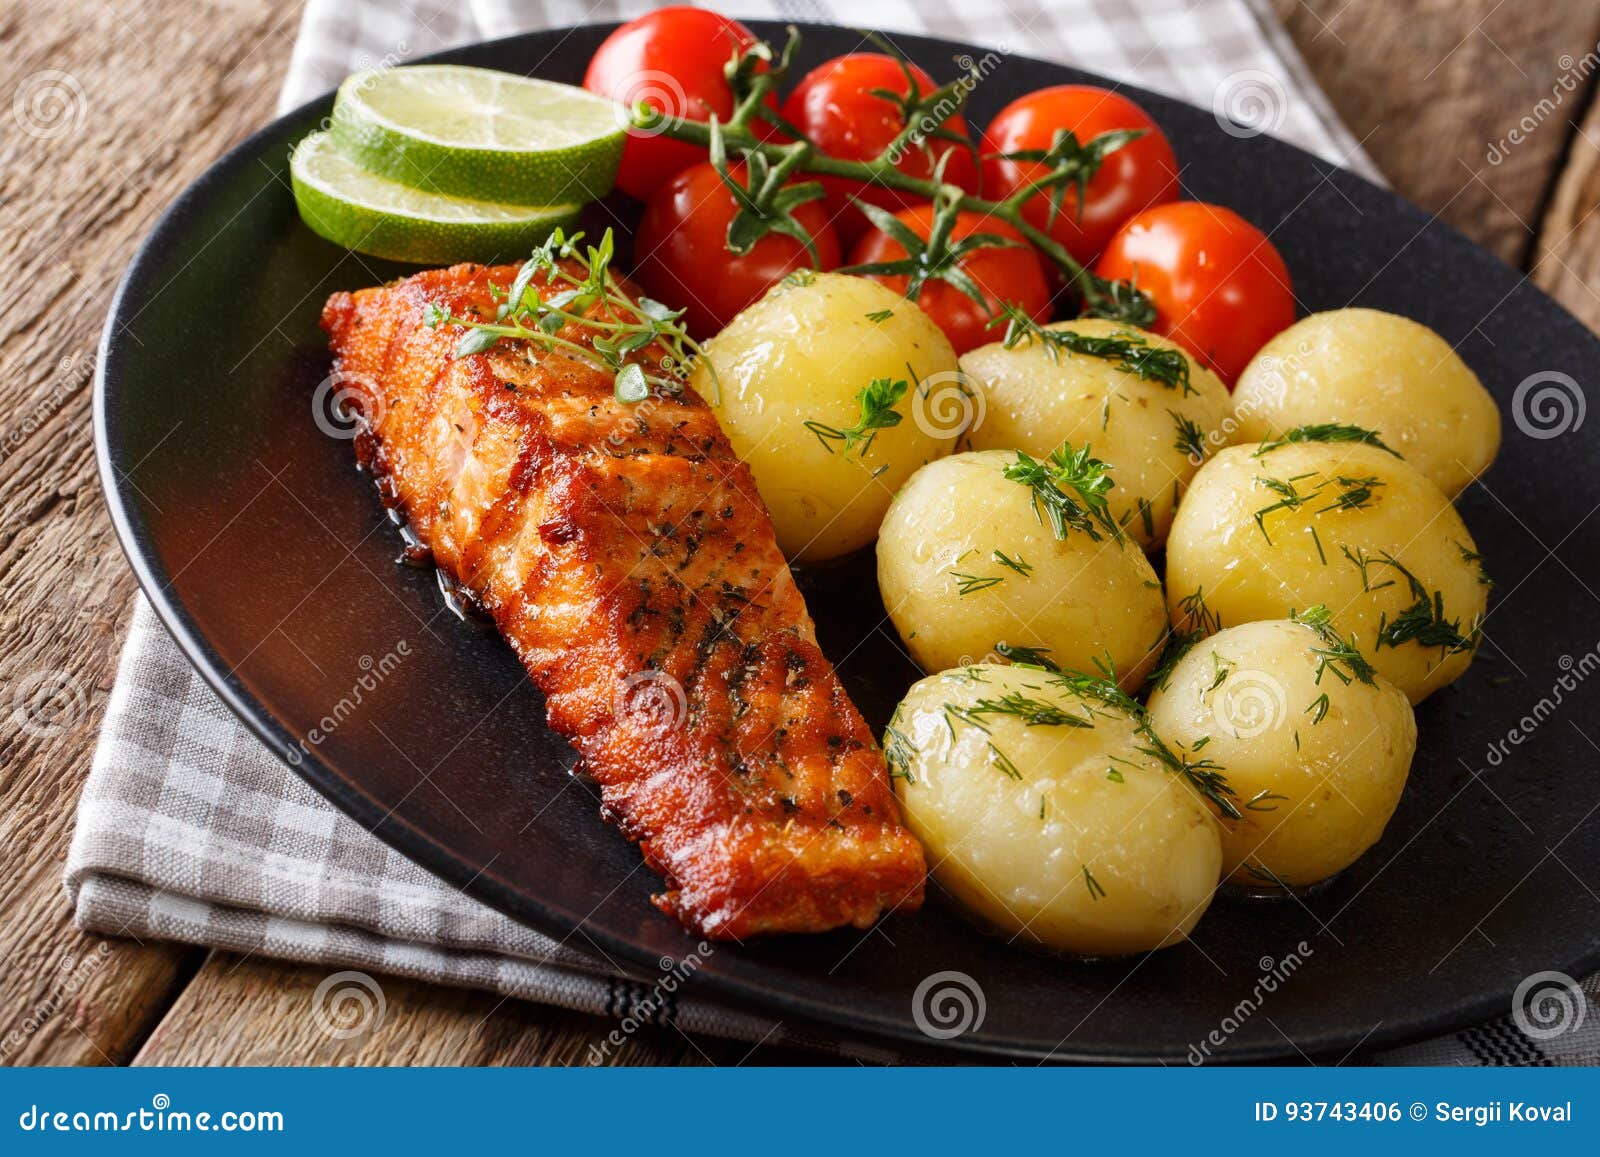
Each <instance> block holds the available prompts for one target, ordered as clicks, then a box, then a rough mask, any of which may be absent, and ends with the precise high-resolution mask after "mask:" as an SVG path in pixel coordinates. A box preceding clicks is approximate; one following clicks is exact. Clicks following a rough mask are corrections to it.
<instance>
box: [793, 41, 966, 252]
mask: <svg viewBox="0 0 1600 1157" xmlns="http://www.w3.org/2000/svg"><path fill="white" fill-rule="evenodd" d="M937 89H938V85H936V84H935V83H934V82H933V78H932V77H930V76H929V75H928V74H927V73H926V72H924V71H922V69H920V68H918V67H917V66H916V65H914V64H902V62H901V61H899V60H897V59H895V58H894V57H892V56H887V55H884V54H882V53H877V52H856V53H851V54H850V55H848V56H840V57H836V58H835V59H833V60H830V61H828V62H827V63H826V64H822V65H819V66H818V67H816V68H814V69H812V70H811V71H810V72H808V73H807V74H806V75H805V77H804V78H803V79H802V80H801V81H800V83H799V84H798V85H797V86H796V87H795V90H794V91H793V92H792V93H790V94H789V99H788V100H786V101H785V102H784V104H783V110H782V116H783V119H784V120H785V121H787V122H788V123H789V124H791V125H793V126H794V127H795V128H797V129H799V130H800V131H801V132H802V133H804V134H805V135H806V137H807V138H808V139H809V140H810V141H811V142H812V143H813V144H815V145H816V146H817V148H818V149H820V150H821V151H822V152H824V153H826V154H828V155H829V156H831V157H839V158H842V159H844V160H851V161H871V160H876V159H877V158H878V157H879V156H880V155H882V154H883V152H884V150H885V149H887V148H889V147H890V146H891V145H892V144H894V142H895V139H896V138H897V137H899V135H900V134H901V132H902V131H903V130H904V129H905V127H906V123H907V117H908V116H910V117H911V118H912V119H913V120H917V121H920V119H921V118H922V116H923V115H924V111H925V110H919V109H918V108H917V107H916V105H917V104H918V102H919V101H921V100H923V98H927V97H929V96H931V95H932V94H934V93H935V92H936V90H937ZM966 133H967V125H966V121H965V120H963V119H962V117H961V115H960V114H959V113H956V114H954V115H951V116H950V117H949V118H948V119H946V120H945V121H943V123H942V124H940V125H938V126H937V127H936V128H934V129H933V130H932V131H931V132H929V133H927V134H925V135H924V136H923V137H921V138H920V143H917V142H913V143H908V144H906V145H905V146H904V147H903V148H902V149H901V150H900V155H899V156H898V157H895V158H892V160H893V162H894V166H895V168H897V169H899V170H900V171H901V172H902V173H905V174H907V175H908V176H912V177H918V178H924V179H926V178H930V177H932V176H933V174H934V172H935V171H936V169H937V168H938V166H939V164H940V162H941V161H942V162H943V165H944V170H943V174H944V179H945V181H947V182H949V183H950V184H953V185H959V186H960V187H961V188H963V189H965V190H966V191H967V192H969V193H972V192H976V191H977V188H978V165H977V162H976V160H975V156H974V150H973V147H972V144H971V142H970V141H969V140H968V139H967V136H966ZM952 138H953V139H952ZM822 183H823V186H824V187H825V188H826V189H827V190H828V208H829V210H830V211H831V212H832V213H833V214H834V215H835V220H834V224H835V227H836V228H837V229H838V231H839V235H840V236H841V237H842V238H843V239H844V240H845V242H846V243H847V244H848V243H850V242H853V241H855V240H856V239H857V238H858V237H860V236H861V235H862V234H863V233H865V232H866V230H867V220H866V218H865V217H863V216H862V215H861V212H860V210H858V209H856V208H855V207H854V206H853V205H852V204H851V203H850V198H851V196H856V197H859V198H861V199H862V200H863V201H866V202H868V203H870V204H873V205H877V206H880V207H882V208H885V209H888V210H889V211H890V212H891V213H892V212H896V211H897V210H900V209H906V208H909V207H911V206H912V205H915V204H917V203H918V202H919V201H922V200H923V198H920V197H917V196H916V195H915V194H913V193H908V192H903V191H901V190H898V189H886V188H884V187H883V186H881V185H873V184H868V183H864V182H861V181H853V180H847V179H845V178H842V177H824V178H823V180H822Z"/></svg>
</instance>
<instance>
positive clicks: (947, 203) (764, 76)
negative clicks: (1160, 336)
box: [630, 26, 1156, 326]
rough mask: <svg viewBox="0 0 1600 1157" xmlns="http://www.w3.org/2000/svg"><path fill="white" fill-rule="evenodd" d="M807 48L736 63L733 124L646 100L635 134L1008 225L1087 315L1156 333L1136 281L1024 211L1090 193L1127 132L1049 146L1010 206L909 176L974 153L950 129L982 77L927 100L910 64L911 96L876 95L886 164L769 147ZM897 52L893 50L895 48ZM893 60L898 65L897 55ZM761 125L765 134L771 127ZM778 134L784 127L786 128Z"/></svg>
mask: <svg viewBox="0 0 1600 1157" xmlns="http://www.w3.org/2000/svg"><path fill="white" fill-rule="evenodd" d="M799 43H800V33H799V31H798V30H797V29H795V28H794V27H793V26H791V27H790V28H789V30H788V36H787V39H786V41H785V43H784V47H783V49H782V51H774V50H773V48H772V46H771V45H770V44H767V43H764V42H762V43H758V44H757V45H753V46H752V47H751V48H749V49H747V50H745V51H744V52H743V53H740V54H737V55H735V56H734V57H733V58H732V59H731V60H730V61H729V63H728V65H727V67H726V68H725V70H724V72H725V75H727V76H728V78H729V81H730V83H731V84H732V86H733V88H734V93H735V105H734V110H733V113H732V115H731V116H730V117H728V119H727V120H726V121H723V122H721V123H720V124H717V125H716V127H715V128H714V127H713V125H712V123H709V122H704V121H697V120H691V119H689V118H686V117H679V116H675V115H673V114H671V113H669V112H666V111H663V110H661V109H657V108H654V107H652V106H651V105H650V104H648V103H647V102H645V101H643V100H640V101H639V102H638V103H637V104H636V105H635V106H634V108H633V109H631V110H630V112H631V114H632V126H633V127H634V128H636V129H639V130H641V131H644V132H648V133H651V134H654V135H660V136H664V137H667V138H670V139H672V140H678V141H685V142H688V143H689V144H693V145H698V146H699V147H701V148H705V149H709V148H710V146H711V140H712V135H713V133H716V134H717V135H718V137H719V138H720V140H721V142H722V145H721V147H722V149H723V151H724V154H725V156H727V157H737V158H738V159H741V160H743V161H744V162H745V163H746V164H749V162H750V161H751V159H752V158H753V157H755V156H756V155H761V156H763V157H765V158H766V160H767V161H768V162H769V166H770V167H769V169H768V172H769V173H771V172H775V171H777V170H778V169H779V168H782V170H783V173H784V175H785V176H786V177H787V176H790V175H793V176H800V175H805V176H810V177H824V178H826V177H842V178H845V179H847V180H852V181H859V182H862V183H863V184H867V185H877V186H881V187H884V188H889V189H895V190H898V191H900V192H905V193H911V194H913V195H914V196H916V197H919V198H922V199H924V200H927V201H933V202H936V203H939V205H940V210H939V211H940V212H941V213H944V214H947V215H950V216H953V215H954V214H956V213H961V212H967V213H978V214H980V215H982V216H984V217H989V218H991V219H993V220H996V221H1003V222H1005V223H1006V224H1008V225H1010V226H1012V227H1013V228H1014V229H1016V230H1017V231H1018V232H1019V233H1021V234H1022V236H1023V237H1024V238H1025V239H1026V240H1027V241H1028V242H1030V243H1031V244H1032V245H1033V246H1034V247H1035V248H1036V249H1038V250H1039V251H1040V252H1041V253H1042V254H1043V255H1044V256H1045V257H1046V258H1047V259H1049V260H1050V261H1051V262H1052V263H1053V264H1055V265H1056V267H1057V268H1059V269H1060V270H1061V273H1062V276H1063V279H1064V280H1065V281H1066V283H1067V284H1068V285H1069V286H1070V287H1071V288H1072V290H1073V291H1074V292H1075V293H1076V294H1077V296H1078V298H1079V301H1080V303H1081V305H1082V308H1083V311H1084V312H1085V313H1088V314H1091V315H1093V316H1095V317H1106V318H1111V319H1113V320H1115V321H1120V322H1123V323H1124V324H1127V325H1136V326H1149V325H1150V324H1151V323H1152V322H1153V321H1154V320H1155V316H1156V312H1155V306H1154V304H1153V303H1152V302H1151V300H1150V298H1149V297H1148V296H1147V295H1146V294H1144V293H1143V292H1141V291H1140V290H1139V289H1138V287H1137V286H1135V285H1133V284H1132V283H1131V282H1127V281H1116V280H1109V279H1107V278H1103V277H1100V276H1098V275H1097V274H1096V273H1094V272H1093V270H1091V269H1089V268H1087V267H1086V266H1084V265H1083V264H1082V263H1081V262H1079V261H1078V260H1077V259H1076V258H1074V257H1073V256H1072V254H1071V253H1069V252H1068V251H1067V249H1066V247H1065V246H1063V245H1062V244H1061V243H1060V242H1059V241H1057V240H1056V239H1055V238H1054V237H1052V236H1051V235H1050V233H1049V230H1048V228H1047V227H1046V228H1040V227H1039V226H1038V225H1036V224H1034V223H1033V222H1031V221H1029V220H1028V219H1027V217H1026V216H1024V214H1023V211H1022V210H1023V206H1024V205H1025V204H1026V203H1027V201H1028V200H1030V199H1031V198H1032V197H1033V196H1034V195H1035V194H1037V193H1040V192H1053V191H1054V190H1055V189H1057V188H1065V187H1082V186H1086V185H1087V183H1088V181H1089V179H1090V178H1092V177H1093V175H1094V173H1095V171H1096V170H1097V169H1098V167H1099V165H1100V164H1101V163H1102V162H1103V161H1104V159H1105V157H1106V156H1107V155H1109V154H1110V153H1111V152H1113V151H1115V150H1116V149H1118V148H1121V147H1122V146H1123V145H1125V144H1127V143H1128V140H1129V139H1130V138H1129V137H1128V136H1127V134H1126V132H1125V131H1120V130H1119V131H1118V132H1116V133H1111V134H1100V135H1098V136H1095V137H1091V138H1090V139H1089V140H1087V141H1084V142H1081V143H1079V142H1076V141H1073V142H1068V141H1066V140H1065V139H1060V140H1056V141H1052V145H1051V148H1050V149H1049V150H1046V151H1045V154H1044V156H1042V158H1041V159H1040V160H1039V162H1038V163H1039V164H1040V165H1042V166H1045V171H1044V172H1043V173H1041V174H1040V175H1039V176H1038V177H1037V178H1036V179H1035V180H1033V181H1031V182H1029V183H1028V184H1027V185H1025V186H1023V187H1022V188H1021V189H1019V190H1018V191H1017V192H1016V194H1014V195H1013V196H1012V197H1009V198H1007V199H1006V200H1005V201H990V200H986V199H984V198H982V197H978V196H974V195H972V194H970V193H967V192H965V191H964V190H962V189H960V188H958V187H956V186H954V185H949V184H947V183H946V182H945V181H944V180H943V173H942V172H941V171H940V169H939V167H938V166H937V165H936V166H935V168H934V172H933V173H932V175H931V176H930V177H918V176H913V175H912V174H910V173H906V172H903V171H901V169H900V168H899V166H898V164H897V162H898V161H899V160H900V159H901V158H902V157H903V156H904V155H905V153H906V151H907V150H908V149H918V150H921V151H922V152H923V153H924V155H930V156H931V155H932V150H931V148H930V146H929V143H928V142H929V141H930V140H944V141H947V142H951V143H953V144H957V145H959V146H961V147H966V148H971V147H972V146H971V144H970V142H969V141H968V140H967V139H966V138H965V137H964V136H963V135H962V134H961V133H959V132H956V131H955V130H954V129H952V128H951V127H950V121H951V118H952V117H954V116H956V115H957V114H958V113H960V111H961V109H962V107H963V105H964V104H965V101H966V97H967V94H968V93H970V92H971V91H972V89H973V88H975V87H976V81H977V80H978V79H981V77H979V76H978V74H977V72H976V68H974V69H972V70H970V71H969V73H968V75H966V76H962V77H959V78H957V79H956V80H954V81H951V82H949V83H947V84H944V85H941V86H939V87H937V88H935V89H933V90H931V91H928V92H923V91H922V90H921V86H920V85H918V84H917V83H915V77H914V75H912V73H911V69H910V67H909V65H908V64H906V63H905V62H904V61H903V60H902V68H903V69H904V70H905V72H906V74H907V76H908V78H909V82H908V86H907V91H906V92H905V93H894V92H890V91H889V90H887V89H885V90H881V91H880V92H877V93H875V94H874V95H876V96H878V97H879V98H880V99H883V100H886V101H889V102H890V103H892V104H893V105H894V106H895V112H896V113H897V114H898V115H900V116H901V117H903V118H904V119H903V121H902V124H903V128H902V129H901V130H900V131H899V132H898V133H897V134H896V135H895V137H894V139H893V140H891V141H890V142H889V143H888V144H887V145H886V146H885V147H884V149H883V151H882V152H880V153H879V154H878V156H876V157H874V158H872V159H870V160H864V161H858V160H847V159H845V158H842V157H832V156H829V155H827V154H826V153H824V152H822V151H821V150H820V149H818V148H817V147H816V145H815V144H813V143H812V142H811V141H809V140H807V139H805V137H804V136H803V135H802V134H800V133H799V132H798V131H793V126H787V128H788V129H789V130H790V131H789V132H788V135H789V137H790V140H789V141H787V142H784V141H773V140H767V139H766V138H765V135H764V133H763V132H760V131H758V129H757V126H758V125H759V122H762V121H767V122H772V121H774V119H775V118H774V117H773V115H772V111H771V108H770V98H771V97H773V96H774V95H775V94H776V93H777V91H778V89H779V88H780V87H781V86H782V84H783V82H784V80H785V78H786V76H787V74H788V72H789V70H790V68H791V66H792V64H793V59H794V55H795V52H796V49H797V48H798V46H799ZM889 47H890V50H891V51H892V46H889ZM895 55H896V56H897V57H898V55H899V54H897V53H896V54H895ZM760 127H761V128H763V129H764V127H765V126H764V125H762V126H760ZM780 127H785V126H782V125H781V124H780ZM946 155H949V154H948V152H947V153H946ZM1080 201H1081V198H1080ZM791 208H792V206H791ZM769 209H775V206H769ZM769 229H770V226H769Z"/></svg>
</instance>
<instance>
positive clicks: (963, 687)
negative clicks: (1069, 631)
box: [884, 664, 1222, 956]
mask: <svg viewBox="0 0 1600 1157" xmlns="http://www.w3.org/2000/svg"><path fill="white" fill-rule="evenodd" d="M1105 686H1107V687H1109V685H1105ZM1114 696H1115V692H1113V700H1112V701H1108V699H1107V698H1106V697H1104V696H1100V695H1095V694H1092V693H1089V694H1086V693H1084V692H1082V691H1076V690H1073V689H1072V687H1070V686H1069V685H1068V684H1067V683H1066V682H1064V681H1063V680H1061V679H1060V678H1057V677H1054V676H1051V675H1049V674H1047V673H1045V672H1043V671H1040V670H1037V669H1030V668H1026V667H1006V666H999V665H992V664H982V665H977V666H973V667H968V668H966V669H965V670H962V671H951V672H947V673H945V674H943V675H934V676H930V677H929V678H926V679H923V680H922V681H921V682H919V683H917V684H916V685H915V686H913V687H912V688H911V690H910V691H909V692H908V693H907V694H906V697H905V699H904V700H902V701H901V703H900V706H899V707H898V708H897V709H896V711H895V715H894V718H893V719H892V720H891V721H890V724H889V730H888V732H887V734H886V737H885V740H884V749H885V752H886V754H887V755H888V758H889V763H890V767H891V769H892V771H893V772H894V777H895V778H894V785H895V793H896V794H897V795H898V796H899V798H900V803H901V806H902V810H903V811H904V813H905V819H906V823H907V824H908V825H909V826H910V828H911V830H912V832H913V833H915V835H916V836H917V838H918V839H920V840H921V841H922V843H923V846H924V847H925V848H926V849H927V854H928V863H929V864H931V865H933V877H934V879H935V880H936V881H937V882H938V883H939V885H940V886H941V887H942V888H943V889H944V890H945V892H946V893H948V894H949V895H950V896H952V897H953V898H954V899H955V900H956V902H957V903H958V904H959V905H960V906H961V907H962V908H963V909H965V910H966V911H967V912H968V913H970V914H971V915H973V916H974V917H975V918H976V919H977V920H978V922H979V923H981V924H983V925H985V926H987V927H989V928H990V929H993V930H996V931H998V932H1000V933H1001V934H1003V935H1014V936H1019V937H1023V938H1025V939H1027V940H1030V941H1033V942H1035V943H1038V944H1041V945H1044V946H1046V947H1049V948H1054V949H1058V950H1061V951H1066V952H1074V953H1080V954H1082V955H1086V956H1102V955H1111V954H1116V953H1124V952H1142V951H1145V950H1147V949H1151V948H1160V947H1163V946H1165V945H1168V944H1174V943H1176V942H1178V941H1180V940H1182V939H1183V938H1184V937H1185V936H1187V935H1188V934H1189V931H1190V929H1192V928H1193V927H1194V926H1195V924H1196V923H1197V922H1198V921H1199V919H1200V917H1201V915H1202V914H1203V913H1204V912H1205V910H1206V907H1207V905H1209V904H1210V902H1211V897H1212V894H1213V892H1214V891H1215V889H1216V886H1217V879H1218V876H1219V873H1220V870H1221V864H1222V846H1221V842H1220V837H1219V836H1218V833H1217V825H1216V822H1215V820H1214V819H1213V818H1212V815H1211V813H1210V811H1208V810H1207V806H1206V804H1205V803H1204V802H1202V800H1201V798H1200V796H1199V795H1198V794H1197V793H1196V792H1195V791H1194V790H1192V789H1191V788H1190V787H1189V786H1188V784H1187V782H1186V781H1185V780H1183V779H1181V778H1180V777H1179V776H1178V775H1177V774H1176V773H1174V772H1173V771H1170V770H1169V769H1168V768H1167V766H1166V765H1164V764H1163V763H1162V762H1161V760H1159V759H1158V758H1156V757H1155V756H1154V755H1151V754H1148V752H1147V751H1142V750H1141V748H1148V747H1149V742H1148V740H1147V738H1146V737H1145V735H1144V734H1143V733H1142V731H1141V726H1142V724H1141V722H1140V721H1139V720H1137V719H1136V718H1135V717H1134V716H1133V715H1132V714H1131V713H1130V711H1129V710H1127V709H1126V708H1125V707H1123V706H1121V705H1119V704H1118V703H1117V702H1115V701H1114Z"/></svg>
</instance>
